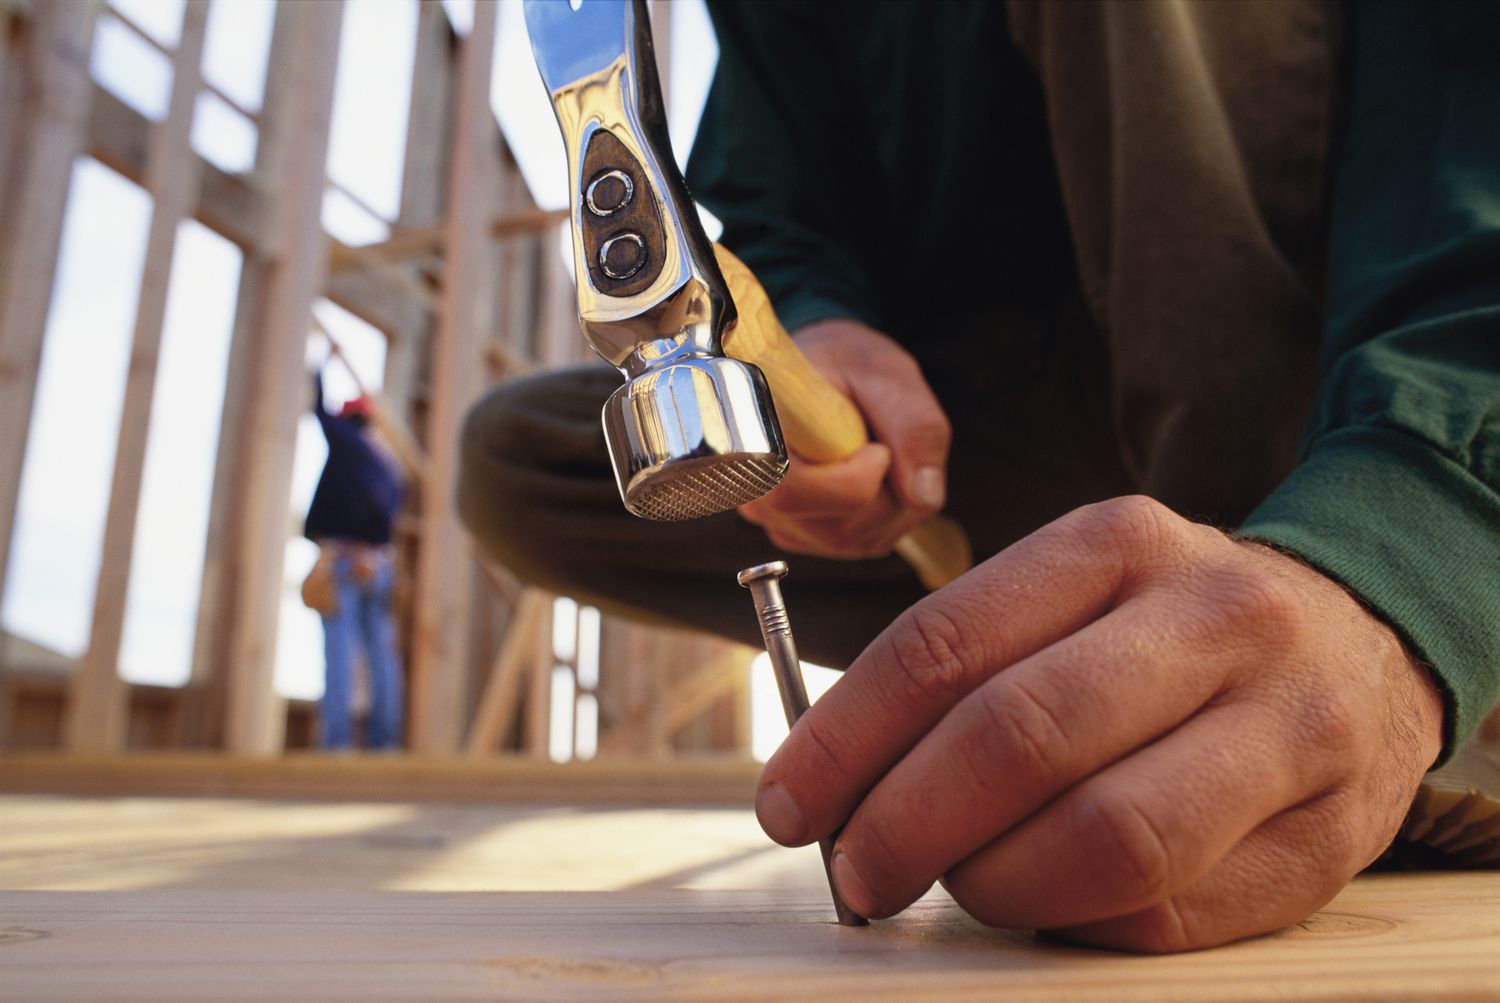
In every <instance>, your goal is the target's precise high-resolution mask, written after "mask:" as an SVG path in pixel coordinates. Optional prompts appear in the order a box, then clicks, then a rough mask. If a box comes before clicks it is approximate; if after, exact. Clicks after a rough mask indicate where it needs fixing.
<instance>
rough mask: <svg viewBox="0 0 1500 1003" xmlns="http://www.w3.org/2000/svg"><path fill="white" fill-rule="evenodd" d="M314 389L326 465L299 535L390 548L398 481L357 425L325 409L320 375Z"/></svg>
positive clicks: (398, 503) (397, 504)
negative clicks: (325, 453) (326, 459)
mask: <svg viewBox="0 0 1500 1003" xmlns="http://www.w3.org/2000/svg"><path fill="white" fill-rule="evenodd" d="M313 383H314V386H315V387H316V391H315V395H316V396H315V403H314V406H313V413H314V414H316V415H317V418H318V424H320V425H321V426H322V427H323V435H324V437H325V438H327V440H328V462H327V463H326V464H324V465H323V476H322V477H320V478H318V487H317V490H316V491H314V492H313V500H312V505H311V506H310V507H309V508H308V510H307V521H306V523H305V525H304V527H303V533H304V534H305V535H306V536H307V537H308V539H310V540H330V539H337V540H357V541H359V542H361V543H373V544H385V543H390V542H391V523H392V522H393V521H394V520H395V517H396V512H397V510H398V509H399V508H400V507H401V495H402V485H401V475H400V473H399V472H398V471H397V470H396V467H395V465H394V464H393V463H392V462H391V461H390V459H388V458H387V457H386V455H385V454H384V453H382V452H381V451H380V450H378V449H376V448H375V445H374V444H373V443H372V442H370V440H369V438H368V437H367V436H366V434H365V430H364V429H363V428H362V427H360V425H359V424H358V423H357V422H355V421H353V420H349V419H345V418H340V417H338V416H336V415H333V414H330V413H329V412H328V410H327V408H325V407H324V405H323V379H322V375H321V374H319V375H317V376H314V377H313Z"/></svg>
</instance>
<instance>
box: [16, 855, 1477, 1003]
mask: <svg viewBox="0 0 1500 1003" xmlns="http://www.w3.org/2000/svg"><path fill="white" fill-rule="evenodd" d="M826 894H827V893H826V890H824V891H822V892H821V893H820V892H819V890H816V889H807V890H800V891H787V890H770V891H759V890H744V891H675V890H645V891H634V892H610V893H606V892H594V893H587V892H583V893H556V892H552V893H548V892H541V893H462V892H458V893H431V892H427V893H423V892H301V891H203V890H188V891H129V892H24V891H22V892H0V998H6V999H27V1000H36V1001H46V1000H76V999H94V1000H152V1001H162V1000H189V999H191V1000H204V999H235V1000H354V999H358V1000H366V1001H378V1000H409V999H413V1000H414V999H420V1000H470V999H549V1000H601V999H650V1000H687V999H692V1000H729V999H736V1000H801V999H849V998H859V999H863V1000H875V999H900V1000H956V999H990V998H1002V997H1003V998H1004V999H1005V1000H1007V1001H1024V1000H1059V999H1066V1000H1073V1001H1092V1000H1099V1001H1104V1000H1108V1001H1124V1000H1150V1001H1153V1003H1163V1001H1176V1000H1192V1001H1249V1000H1357V999H1361V1000H1363V999H1381V1000H1412V1001H1423V1003H1436V1001H1445V1000H1480V999H1494V998H1496V997H1497V996H1500V876H1497V875H1480V876H1421V875H1402V876H1386V877H1374V878H1365V879H1361V880H1359V881H1357V882H1356V883H1355V884H1354V885H1352V886H1351V887H1350V888H1349V889H1347V890H1346V891H1345V892H1344V894H1342V895H1341V896H1339V898H1338V899H1336V900H1335V901H1334V902H1333V903H1332V904H1331V905H1330V906H1329V907H1328V909H1326V910H1324V911H1323V912H1320V913H1318V914H1316V915H1315V916H1313V917H1312V918H1310V919H1309V920H1307V921H1305V922H1304V923H1302V924H1300V925H1298V926H1297V927H1293V928H1292V929H1291V930H1288V931H1285V932H1283V933H1281V934H1278V935H1275V936H1271V937H1264V938H1260V939H1257V940H1254V941H1249V942H1246V943H1241V944H1235V945H1231V946H1229V947H1224V948H1219V949H1217V950H1211V951H1201V952H1197V953H1193V954H1186V955H1178V956H1175V957H1159V958H1151V957H1135V956H1129V955H1121V954H1113V953H1110V952H1104V951H1094V950H1086V949H1081V948H1074V947H1068V946H1065V945H1061V944H1056V943H1052V942H1049V941H1046V940H1041V939H1038V938H1036V937H1035V936H1033V935H1031V934H1028V933H1024V932H1001V931H993V930H988V929H985V928H984V927H982V926H980V925H978V924H977V923H975V922H973V921H972V920H970V919H968V918H967V917H966V916H965V915H964V914H963V913H962V912H961V911H960V910H959V909H958V908H957V906H955V905H954V904H953V903H952V902H951V901H949V900H946V899H945V898H943V897H932V898H929V899H926V900H923V901H922V902H920V903H918V904H917V905H916V906H914V907H913V908H912V909H910V910H908V911H907V912H906V913H904V914H902V915H901V916H900V917H897V918H895V919H892V920H887V921H883V922H879V923H876V924H873V925H872V926H870V927H868V928H861V929H850V928H844V927H840V926H838V925H836V924H835V923H833V922H832V920H831V918H830V909H829V905H828V902H827V901H826Z"/></svg>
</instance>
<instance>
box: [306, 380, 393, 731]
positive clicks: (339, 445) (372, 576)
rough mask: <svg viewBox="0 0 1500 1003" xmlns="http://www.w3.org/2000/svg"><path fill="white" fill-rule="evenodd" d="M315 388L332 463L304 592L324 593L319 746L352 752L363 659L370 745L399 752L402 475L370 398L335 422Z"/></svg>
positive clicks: (312, 518)
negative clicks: (394, 612) (394, 617)
mask: <svg viewBox="0 0 1500 1003" xmlns="http://www.w3.org/2000/svg"><path fill="white" fill-rule="evenodd" d="M313 385H314V388H315V389H314V404H313V413H314V414H316V415H317V418H318V424H319V425H320V426H321V427H322V429H323V435H324V437H325V438H326V439H327V440H328V461H327V463H325V464H324V466H323V473H322V476H321V477H319V478H318V486H317V489H316V490H315V491H314V493H313V500H312V504H311V505H310V506H309V507H308V510H307V520H306V523H305V527H304V533H305V534H306V536H307V538H308V539H310V540H312V541H314V542H315V543H317V544H318V546H319V548H320V553H319V557H318V565H317V567H316V568H315V569H314V573H313V574H314V577H315V578H317V577H322V578H324V579H325V581H324V583H322V584H321V585H313V588H312V589H309V587H308V586H304V589H303V594H304V597H307V596H308V595H309V593H310V591H311V592H321V593H322V598H321V600H320V601H319V600H310V601H309V604H310V605H314V606H315V608H317V609H318V612H319V614H320V615H321V616H322V618H323V643H324V654H325V658H326V661H327V669H326V675H325V682H324V688H323V697H322V699H321V700H320V701H319V703H318V716H319V721H320V723H321V744H322V746H323V747H324V748H325V749H347V748H349V747H350V746H351V745H352V743H353V739H354V733H353V696H354V664H355V657H356V655H357V654H358V653H360V652H362V653H363V654H364V659H365V665H366V666H367V668H368V670H369V680H370V712H369V716H368V718H367V720H366V725H365V734H364V744H365V746H366V747H368V748H371V749H393V748H397V747H399V746H400V744H401V734H402V733H401V724H402V716H403V709H404V706H405V697H404V689H405V687H404V685H403V676H402V669H401V656H400V654H399V653H398V652H397V650H396V631H395V626H394V625H393V623H392V622H391V595H392V591H393V588H394V582H395V566H394V562H393V561H392V557H391V546H390V544H391V524H392V522H393V521H394V520H395V517H396V513H397V511H398V510H399V509H400V507H401V496H402V483H401V475H400V474H399V472H398V471H397V470H396V467H395V464H394V463H393V462H392V461H391V459H390V458H389V457H388V456H386V454H385V453H384V452H383V451H382V450H381V449H380V448H379V447H378V446H377V445H376V444H375V442H374V441H373V439H372V437H371V435H370V433H369V419H370V402H369V400H368V399H366V398H365V397H363V396H360V397H356V398H354V399H352V400H350V401H347V402H346V403H345V404H344V406H343V408H342V409H341V410H340V412H339V413H338V414H337V415H334V414H332V413H330V412H329V411H328V409H327V408H326V407H325V406H324V404H323V378H322V374H321V373H319V374H316V375H314V377H313ZM309 584H312V582H311V581H310V583H309Z"/></svg>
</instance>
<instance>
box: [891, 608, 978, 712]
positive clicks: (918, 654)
mask: <svg viewBox="0 0 1500 1003" xmlns="http://www.w3.org/2000/svg"><path fill="white" fill-rule="evenodd" d="M965 651H966V648H965V645H964V640H963V632H962V630H960V628H959V626H958V624H957V623H956V622H955V621H954V620H953V618H952V617H951V616H949V615H948V614H947V612H945V611H944V610H943V609H942V608H941V607H940V606H938V605H937V604H935V603H923V604H920V605H918V606H916V607H913V608H912V609H911V610H910V611H908V612H907V613H906V614H905V622H904V623H903V624H902V625H901V628H900V629H898V630H896V631H895V632H894V633H893V635H892V645H891V657H892V660H893V661H894V662H895V668H896V670H897V672H898V673H899V674H900V677H901V680H902V683H903V685H904V687H905V689H906V694H907V696H908V697H909V698H910V699H911V700H912V701H914V702H922V703H925V702H927V701H929V700H931V699H932V698H933V697H937V698H940V699H946V700H947V701H948V702H953V701H956V700H958V699H959V698H960V697H962V696H964V695H965V694H967V693H968V692H969V690H970V689H972V688H973V684H972V682H971V675H972V673H971V672H970V669H969V664H968V662H969V660H968V657H967V656H966V654H965Z"/></svg>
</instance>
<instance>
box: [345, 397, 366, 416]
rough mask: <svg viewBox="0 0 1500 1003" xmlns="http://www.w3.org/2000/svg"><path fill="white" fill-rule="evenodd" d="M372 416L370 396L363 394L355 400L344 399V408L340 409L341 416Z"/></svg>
mask: <svg viewBox="0 0 1500 1003" xmlns="http://www.w3.org/2000/svg"><path fill="white" fill-rule="evenodd" d="M356 416H357V417H361V418H368V417H370V398H368V397H366V396H364V395H363V394H361V395H359V396H358V397H355V398H354V399H353V400H346V401H344V407H343V410H341V411H339V417H340V418H354V417H356Z"/></svg>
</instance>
